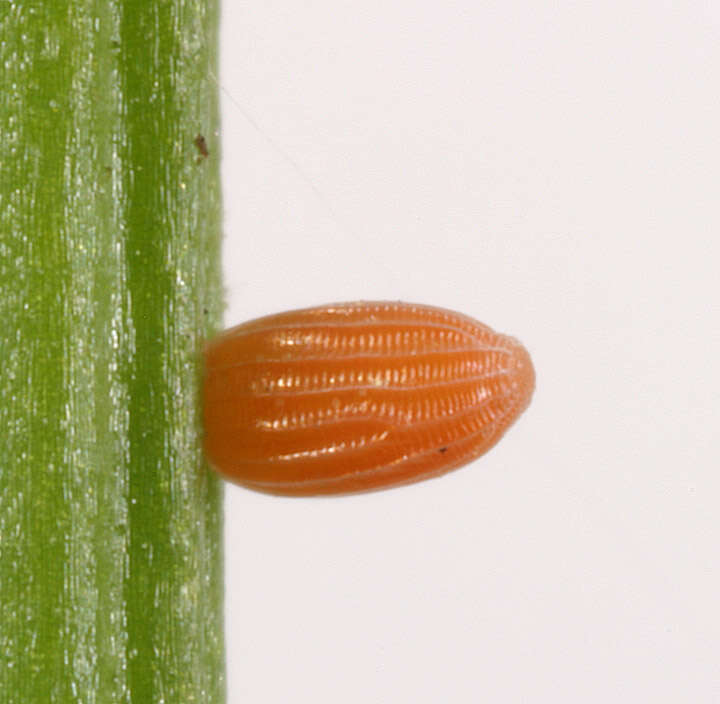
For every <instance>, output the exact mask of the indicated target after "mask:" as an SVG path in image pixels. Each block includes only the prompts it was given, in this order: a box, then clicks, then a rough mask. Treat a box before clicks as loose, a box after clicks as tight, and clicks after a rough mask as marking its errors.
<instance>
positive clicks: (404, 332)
mask: <svg viewBox="0 0 720 704" xmlns="http://www.w3.org/2000/svg"><path fill="white" fill-rule="evenodd" d="M205 360H206V369H205V380H204V418H205V449H206V454H207V456H208V459H209V461H210V463H211V465H212V466H213V467H214V468H215V469H217V470H218V471H219V472H220V473H221V474H223V475H224V476H226V477H227V478H228V479H230V480H232V481H235V482H238V483H240V484H243V485H245V486H247V487H249V488H253V489H256V490H259V491H264V492H269V493H275V494H285V495H314V494H335V493H350V492H355V491H367V490H371V489H378V488H383V487H387V486H396V485H399V484H406V483H409V482H414V481H419V480H421V479H424V478H428V477H432V476H437V475H440V474H444V473H445V472H448V471H450V470H451V469H454V468H456V467H459V466H461V465H463V464H466V463H467V462H469V461H471V460H472V459H474V458H476V457H478V456H479V455H481V454H483V453H484V452H486V451H487V450H488V449H490V448H491V447H492V446H493V445H494V444H495V443H496V442H497V441H498V440H499V439H500V437H501V436H502V435H503V433H504V432H505V430H506V429H507V428H508V427H509V425H510V424H511V423H513V422H514V420H515V419H516V418H517V417H518V416H519V415H520V413H522V411H523V410H524V409H525V408H526V407H527V405H528V403H529V401H530V397H531V395H532V392H533V389H534V384H535V375H534V370H533V366H532V363H531V361H530V357H529V355H528V353H527V352H526V350H525V349H524V348H523V347H522V345H520V343H518V342H517V341H516V340H515V339H514V338H511V337H508V336H506V335H502V334H499V333H496V332H494V331H493V330H491V329H490V328H489V327H487V326H486V325H483V324H482V323H479V322H477V321H475V320H473V319H471V318H468V317H467V316H464V315H462V314H459V313H454V312H452V311H448V310H444V309H441V308H434V307H430V306H424V305H417V304H407V303H394V302H358V303H341V304H333V305H327V306H320V307H316V308H308V309H304V310H299V311H291V312H288V313H280V314H277V315H271V316H267V317H264V318H259V319H257V320H253V321H250V322H248V323H244V324H243V325H239V326H237V327H235V328H231V329H230V330H227V331H225V332H224V333H222V334H221V335H219V336H218V337H217V338H216V339H215V340H213V341H211V342H210V343H209V344H208V346H207V348H206V350H205Z"/></svg>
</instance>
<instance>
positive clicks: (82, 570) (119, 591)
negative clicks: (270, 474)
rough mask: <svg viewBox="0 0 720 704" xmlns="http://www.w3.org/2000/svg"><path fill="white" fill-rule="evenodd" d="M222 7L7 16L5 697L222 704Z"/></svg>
mask: <svg viewBox="0 0 720 704" xmlns="http://www.w3.org/2000/svg"><path fill="white" fill-rule="evenodd" d="M217 12H218V10H217V5H216V3H215V0H53V1H52V2H29V1H28V2H20V1H16V2H7V3H3V6H2V8H0V37H2V42H0V66H2V67H3V68H2V69H0V71H2V73H0V134H1V135H2V149H1V151H0V361H1V362H2V366H1V368H2V373H1V374H0V429H1V430H0V432H1V433H2V436H1V437H2V440H0V702H4V703H13V704H15V703H16V702H17V703H18V704H34V703H35V702H38V703H41V702H42V703H43V704H46V703H56V702H63V703H64V702H68V703H70V702H73V703H75V702H83V703H91V702H97V703H98V704H113V703H115V702H123V703H124V704H128V703H133V704H135V703H136V704H150V703H153V702H166V703H167V704H175V703H182V704H190V703H192V702H198V703H202V704H215V703H217V702H222V701H224V697H225V692H224V690H225V684H224V659H223V630H222V572H221V569H222V550H221V547H222V540H221V523H222V519H221V515H222V514H221V510H222V506H221V504H222V491H221V487H220V485H219V482H218V480H217V479H216V478H215V477H214V476H211V475H210V474H209V473H208V471H207V469H206V467H205V465H204V463H203V460H202V452H201V446H200V438H201V428H200V412H199V407H200V404H199V400H198V388H199V379H200V350H201V347H202V344H203V340H204V339H205V338H206V337H207V335H208V334H209V333H210V332H211V331H212V330H213V329H214V328H215V327H216V326H217V324H218V322H219V319H220V305H221V304H220V301H221V282H220V269H219V244H220V186H219V153H218V149H219V146H218V137H217V134H218V113H217V91H216V86H215V84H214V82H213V81H212V80H211V79H210V76H214V75H215V74H216V70H215V66H216V58H217V36H216V34H217ZM198 134H202V135H203V136H204V137H205V140H206V142H207V145H208V149H209V155H208V156H207V157H203V156H202V155H201V154H199V151H198V148H197V147H196V145H195V143H194V140H195V138H196V136H197V135H198Z"/></svg>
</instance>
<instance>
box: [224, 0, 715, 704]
mask: <svg viewBox="0 0 720 704" xmlns="http://www.w3.org/2000/svg"><path fill="white" fill-rule="evenodd" d="M223 4H224V8H223V20H222V52H223V53H222V67H221V75H220V77H219V81H220V83H221V85H222V87H223V90H224V93H223V96H222V100H223V135H222V137H223V148H224V155H223V174H224V179H225V215H226V219H225V232H226V241H225V281H226V286H227V301H228V308H227V314H226V322H227V324H235V323H238V322H241V321H243V320H246V319H249V318H252V317H256V316H258V315H262V314H266V313H271V312H276V311H279V310H284V309H290V308H296V307H301V306H306V305H313V304H319V303H326V302H331V301H342V300H354V299H401V300H406V301H414V302H423V303H430V304H435V305H441V306H446V307H449V308H452V309H456V310H460V311H462V312H465V313H467V314H469V315H471V316H473V317H475V318H478V319H480V320H482V321H483V322H486V323H488V324H489V325H491V326H493V327H495V328H496V329H498V330H500V331H502V332H506V333H510V334H513V335H516V336H518V337H519V338H520V339H522V340H523V342H524V343H525V344H526V346H527V347H528V348H529V350H530V352H531V354H532V356H533V359H534V362H535V366H536V371H537V391H536V394H535V397H534V400H533V402H532V404H531V406H530V408H529V410H528V411H527V412H526V414H525V415H524V416H523V417H522V418H521V419H520V421H519V422H518V423H517V424H516V425H515V426H514V427H513V428H512V429H511V430H510V432H509V433H508V434H507V435H506V436H505V438H504V439H503V440H502V442H501V443H500V444H499V445H498V446H497V447H496V448H495V449H493V450H492V451H491V452H490V453H489V454H488V455H486V456H484V457H482V458H481V459H480V460H478V461H477V462H475V463H474V464H472V465H470V466H468V467H466V468H464V469H461V470H459V471H457V472H455V473H453V474H451V475H448V476H447V477H445V478H442V479H438V480H433V481H430V482H427V483H425V484H420V485H415V486H412V487H409V488H405V489H401V490H394V491H388V492H384V493H374V494H366V495H361V496H358V497H349V498H339V499H337V498H336V499H325V500H317V499H315V500H313V499H299V500H298V499H294V500H291V499H283V498H272V497H268V496H264V495H260V494H255V493H252V492H249V491H246V490H244V489H241V488H238V487H235V486H228V490H227V530H226V541H227V542H226V550H227V551H226V569H227V629H228V630H227V643H228V649H229V650H228V676H229V701H230V703H231V704H239V703H241V702H242V703H243V704H245V703H250V704H286V703H287V702H296V703H297V702H300V703H301V704H302V703H304V702H312V703H313V704H336V703H337V702H342V703H343V704H355V703H358V704H360V703H362V704H374V703H381V702H382V703H390V702H392V703H395V702H400V703H404V702H408V703H410V702H412V703H413V704H425V703H428V704H429V703H433V704H436V703H441V702H449V703H451V704H465V703H468V704H469V703H473V704H476V703H478V702H490V703H491V704H496V703H497V704H504V703H506V702H530V703H535V702H552V703H553V704H557V703H564V702H568V703H569V702H572V703H573V704H575V703H577V702H582V703H586V702H602V703H603V704H605V703H607V702H633V704H634V703H636V702H653V703H657V702H693V703H694V704H697V703H703V704H704V703H705V702H708V703H710V702H713V703H715V702H718V701H720V563H719V560H718V549H719V546H720V518H719V516H718V514H719V508H720V453H719V451H718V435H719V433H720V410H719V404H720V372H719V371H718V369H719V365H720V314H719V313H718V300H719V293H720V245H719V244H718V243H719V242H720V205H719V203H720V101H719V95H720V5H719V4H718V3H717V2H716V0H706V1H704V2H702V1H692V0H686V1H685V2H665V1H663V0H647V1H639V0H629V1H628V0H623V1H618V0H611V1H609V2H608V1H606V2H569V1H562V0H561V1H559V2H544V1H538V0H491V1H478V0H456V1H450V2H430V1H429V0H383V1H382V2H378V1H377V0H362V2H358V1H357V0H352V1H350V0H312V1H308V2H293V1H292V0H245V1H243V2H239V1H237V0H225V2H224V3H223Z"/></svg>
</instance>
